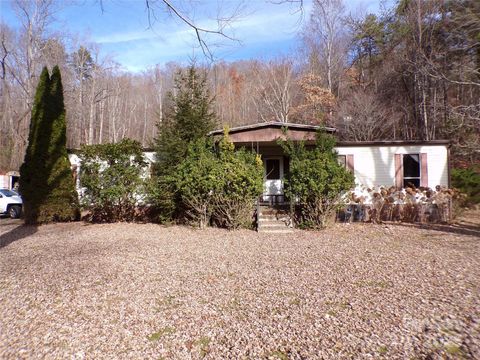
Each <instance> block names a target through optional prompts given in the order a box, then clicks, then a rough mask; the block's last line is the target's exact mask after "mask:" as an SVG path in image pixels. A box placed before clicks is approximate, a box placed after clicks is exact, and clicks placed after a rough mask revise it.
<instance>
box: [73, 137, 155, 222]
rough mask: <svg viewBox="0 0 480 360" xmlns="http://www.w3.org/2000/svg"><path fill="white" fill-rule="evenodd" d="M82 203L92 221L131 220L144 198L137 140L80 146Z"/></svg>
mask: <svg viewBox="0 0 480 360" xmlns="http://www.w3.org/2000/svg"><path fill="white" fill-rule="evenodd" d="M79 156H80V159H81V161H82V162H81V164H82V165H81V169H80V182H81V184H82V187H83V196H82V201H81V203H82V207H83V208H84V209H85V210H88V212H89V215H88V216H87V219H88V220H90V221H92V222H116V221H134V220H136V219H137V218H138V215H139V214H138V213H137V210H138V205H140V204H142V203H143V201H144V190H145V189H144V180H143V177H144V176H145V175H146V173H145V172H146V171H147V163H146V162H145V160H144V158H143V152H142V147H141V145H140V143H139V142H137V141H134V140H130V139H124V140H122V141H121V142H119V143H116V144H100V145H86V146H83V147H82V149H81V151H80V153H79Z"/></svg>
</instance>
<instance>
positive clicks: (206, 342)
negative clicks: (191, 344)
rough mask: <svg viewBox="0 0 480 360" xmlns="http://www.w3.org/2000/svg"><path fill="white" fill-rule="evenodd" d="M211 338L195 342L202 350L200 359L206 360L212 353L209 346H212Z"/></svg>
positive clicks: (203, 337) (204, 337) (203, 338)
mask: <svg viewBox="0 0 480 360" xmlns="http://www.w3.org/2000/svg"><path fill="white" fill-rule="evenodd" d="M210 341H211V340H210V338H209V337H208V336H202V337H201V338H200V339H198V340H197V341H195V345H196V346H198V347H199V348H200V357H201V358H204V357H205V356H206V355H207V354H208V352H209V351H210V349H209V347H208V345H209V344H210Z"/></svg>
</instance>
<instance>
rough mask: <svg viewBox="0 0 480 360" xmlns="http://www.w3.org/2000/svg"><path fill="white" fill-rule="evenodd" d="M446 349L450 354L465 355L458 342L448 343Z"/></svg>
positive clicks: (455, 355)
mask: <svg viewBox="0 0 480 360" xmlns="http://www.w3.org/2000/svg"><path fill="white" fill-rule="evenodd" d="M445 351H446V352H447V354H448V355H452V356H454V357H457V358H460V357H463V355H464V354H463V351H462V348H461V347H460V346H458V345H457V344H452V343H450V344H446V345H445Z"/></svg>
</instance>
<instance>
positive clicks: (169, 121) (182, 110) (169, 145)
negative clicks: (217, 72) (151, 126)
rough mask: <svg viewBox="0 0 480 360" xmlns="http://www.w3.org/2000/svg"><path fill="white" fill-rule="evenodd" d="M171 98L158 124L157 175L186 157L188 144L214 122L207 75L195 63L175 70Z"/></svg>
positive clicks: (205, 132)
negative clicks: (170, 103) (183, 68)
mask: <svg viewBox="0 0 480 360" xmlns="http://www.w3.org/2000/svg"><path fill="white" fill-rule="evenodd" d="M173 94H175V95H173ZM170 99H171V100H172V106H171V107H170V109H169V111H168V113H167V116H166V119H165V120H164V121H163V122H159V123H158V124H157V129H158V133H159V137H158V138H157V139H156V140H155V150H156V158H157V162H156V166H155V170H156V171H155V172H156V174H157V175H158V176H163V175H166V174H168V173H169V172H171V171H172V168H173V167H175V166H176V165H177V164H178V163H179V162H180V161H181V160H182V159H184V158H185V155H186V154H187V149H188V147H189V145H190V144H191V143H192V142H195V141H196V140H198V139H201V138H204V137H206V136H207V134H208V133H209V132H210V131H212V130H213V129H214V127H215V124H216V121H215V119H216V115H215V113H214V112H213V111H212V109H211V108H212V103H213V97H212V96H211V94H210V91H209V89H208V85H207V79H206V76H205V75H202V74H199V73H198V70H197V69H196V68H195V66H194V65H192V66H190V67H189V68H188V69H187V70H186V72H179V73H178V74H177V77H176V79H175V91H174V92H173V93H170Z"/></svg>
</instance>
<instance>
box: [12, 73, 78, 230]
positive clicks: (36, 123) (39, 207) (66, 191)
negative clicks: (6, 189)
mask: <svg viewBox="0 0 480 360" xmlns="http://www.w3.org/2000/svg"><path fill="white" fill-rule="evenodd" d="M19 191H20V193H21V194H22V198H23V204H24V206H23V210H24V215H25V223H27V224H37V223H47V222H52V221H72V220H77V219H78V218H79V217H80V211H79V204H78V195H77V192H76V191H75V184H74V181H73V177H72V172H71V169H70V162H69V160H68V155H67V148H66V121H65V106H64V101H63V87H62V78H61V75H60V69H59V68H58V66H55V67H54V68H53V70H52V76H51V77H50V76H49V73H48V70H47V68H46V67H45V68H43V71H42V74H41V75H40V80H39V83H38V86H37V90H36V93H35V99H34V104H33V108H32V117H31V122H30V131H29V134H28V146H27V150H26V153H25V160H24V162H23V164H22V166H21V167H20V188H19Z"/></svg>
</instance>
